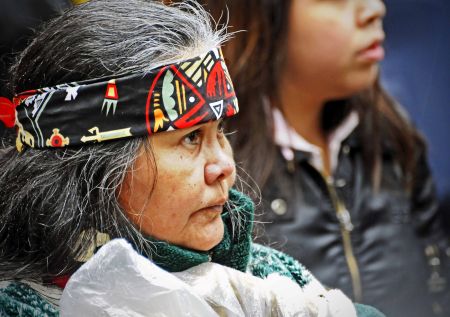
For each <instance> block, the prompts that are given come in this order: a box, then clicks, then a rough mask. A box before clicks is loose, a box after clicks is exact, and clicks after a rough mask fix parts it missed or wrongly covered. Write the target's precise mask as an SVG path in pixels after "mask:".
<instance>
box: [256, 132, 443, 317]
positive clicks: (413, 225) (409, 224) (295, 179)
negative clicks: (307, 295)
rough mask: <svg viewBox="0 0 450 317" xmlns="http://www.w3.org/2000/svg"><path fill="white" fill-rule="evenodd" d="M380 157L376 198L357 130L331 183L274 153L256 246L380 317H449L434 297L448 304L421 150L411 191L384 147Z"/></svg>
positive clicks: (299, 160)
mask: <svg viewBox="0 0 450 317" xmlns="http://www.w3.org/2000/svg"><path fill="white" fill-rule="evenodd" d="M278 152H280V151H278ZM383 152H384V153H383V166H382V168H383V172H382V180H381V186H380V187H381V189H380V190H379V192H378V193H374V191H373V190H372V186H371V180H370V179H369V177H368V176H367V175H366V174H365V173H364V166H363V158H362V152H361V144H360V142H359V138H358V131H357V130H356V131H354V132H353V133H352V135H350V137H349V138H347V139H346V140H345V141H344V143H343V145H342V147H341V150H340V153H339V163H338V167H337V168H336V170H335V173H334V175H333V179H334V180H333V181H331V182H327V181H326V180H325V179H324V178H323V177H322V175H321V174H320V173H319V172H318V171H317V170H316V169H315V168H314V167H312V166H311V165H310V164H309V163H308V154H306V153H303V152H296V153H295V158H294V160H293V161H292V162H286V161H285V160H284V158H283V157H282V155H281V154H280V155H279V157H278V158H277V161H276V163H275V164H276V166H277V167H278V168H279V169H282V172H281V173H278V174H277V175H276V176H275V175H271V177H270V178H269V181H268V182H267V185H266V186H265V188H263V189H262V198H263V204H262V207H263V208H264V212H263V213H262V214H261V216H260V217H259V219H258V220H260V221H263V222H266V224H265V225H264V231H265V232H264V236H261V235H260V234H261V232H260V233H259V241H260V242H263V243H269V245H271V246H272V247H275V248H278V249H281V250H283V251H285V252H287V253H288V254H290V255H293V256H294V257H296V258H298V259H299V260H301V262H302V263H303V264H304V265H305V266H306V267H307V268H308V269H310V270H311V271H312V273H313V274H314V275H315V276H316V277H317V278H318V279H319V280H320V281H321V282H322V283H324V284H325V285H328V286H329V287H336V288H340V289H342V290H343V291H344V292H345V293H346V294H347V295H348V296H350V297H351V298H353V299H354V300H355V301H357V302H362V303H367V304H370V305H373V306H375V307H377V308H379V309H380V310H381V311H383V312H385V314H386V316H388V317H397V316H402V317H403V316H408V317H413V316H414V317H416V316H417V317H429V316H450V314H449V315H447V314H448V311H447V312H446V313H445V312H442V314H439V313H438V311H439V308H444V307H443V306H445V305H447V306H448V305H449V304H448V303H447V304H446V303H445V299H444V300H443V299H442V298H444V297H446V298H447V299H449V297H448V287H447V288H446V287H445V285H444V284H443V283H445V277H444V275H445V273H446V272H448V270H449V269H448V266H447V267H446V268H444V267H443V266H444V265H446V264H445V263H444V262H445V261H444V260H445V259H444V257H448V255H445V252H446V251H447V252H448V250H449V249H448V247H446V245H447V241H448V240H447V238H446V237H445V235H444V230H443V228H441V227H440V226H441V222H440V220H439V217H438V216H439V215H438V214H437V212H436V211H437V203H436V201H437V200H436V197H435V189H434V185H433V181H432V178H431V176H430V172H429V169H428V166H427V162H426V159H425V155H424V151H421V153H422V154H421V156H420V159H419V160H418V162H419V163H418V165H417V178H416V182H415V184H416V185H415V187H414V189H413V190H412V192H411V193H408V192H407V191H406V190H405V186H404V185H403V177H404V176H403V175H402V172H401V169H400V168H399V166H398V164H396V162H395V161H394V158H393V155H392V149H391V148H390V147H389V146H388V145H386V146H384V151H383ZM446 248H447V249H446ZM425 250H426V251H425ZM446 260H447V262H448V258H447V259H446ZM430 289H431V292H430ZM430 294H431V295H430ZM439 299H440V300H441V301H440V302H439ZM432 305H434V310H435V311H436V312H437V313H438V314H436V313H433V309H432ZM437 305H438V306H437ZM439 305H440V307H439ZM447 309H448V307H447Z"/></svg>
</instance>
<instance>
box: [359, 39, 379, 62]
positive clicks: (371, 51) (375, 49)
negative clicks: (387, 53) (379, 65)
mask: <svg viewBox="0 0 450 317" xmlns="http://www.w3.org/2000/svg"><path fill="white" fill-rule="evenodd" d="M383 58H384V48H383V46H381V42H375V43H373V44H372V45H370V46H369V47H367V48H365V49H363V50H362V51H359V53H358V59H360V60H362V61H365V62H379V61H381V60H382V59H383Z"/></svg>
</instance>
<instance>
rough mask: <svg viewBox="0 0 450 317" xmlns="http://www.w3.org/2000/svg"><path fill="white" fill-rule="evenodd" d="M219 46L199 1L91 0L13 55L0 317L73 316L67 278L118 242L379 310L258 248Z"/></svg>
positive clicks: (2, 192) (169, 261) (2, 193)
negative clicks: (12, 136)
mask: <svg viewBox="0 0 450 317" xmlns="http://www.w3.org/2000/svg"><path fill="white" fill-rule="evenodd" d="M223 40H224V35H223V34H222V32H221V31H218V32H216V31H214V29H213V28H212V27H211V24H210V20H209V16H208V15H207V14H206V13H205V12H204V11H202V9H201V8H200V7H198V6H192V5H188V4H181V5H178V6H165V5H162V4H160V3H158V2H152V1H143V0H130V1H127V2H125V3H124V2H122V1H119V0H108V1H106V0H97V1H91V2H89V3H86V4H84V5H80V6H78V7H76V8H74V9H72V10H70V11H68V12H66V13H65V14H64V15H62V16H61V17H59V18H57V19H56V20H54V21H52V22H51V23H49V24H48V25H47V27H46V28H45V29H44V30H43V31H42V32H41V33H40V34H39V35H38V36H37V37H36V38H35V39H34V41H33V42H32V43H31V44H30V45H29V46H28V48H27V49H26V50H25V51H24V52H23V53H22V54H21V55H20V56H19V58H18V60H17V62H16V64H15V65H14V66H13V68H12V72H11V73H12V79H11V83H12V91H13V92H14V95H15V97H14V99H13V102H12V103H11V104H10V108H12V109H15V110H14V111H4V112H5V113H3V114H2V117H1V118H2V120H9V121H13V122H14V123H15V126H16V129H17V139H16V140H15V146H13V145H12V144H11V145H10V146H6V147H5V148H4V149H2V150H1V155H0V165H1V166H2V170H1V172H0V197H1V201H0V224H1V226H0V262H1V263H2V266H1V269H0V315H2V316H5V315H6V316H57V315H59V313H60V312H61V314H69V312H65V311H64V310H63V307H61V308H60V299H61V296H62V294H64V293H63V290H64V288H65V287H66V284H67V285H70V283H71V280H73V278H74V276H77V274H78V273H79V272H80V271H81V268H83V267H85V265H86V264H88V263H91V261H92V260H93V259H94V258H96V257H98V256H99V254H101V251H102V250H110V249H111V248H109V249H105V247H106V246H104V247H103V248H102V249H100V250H99V248H100V247H101V246H102V245H104V244H107V245H108V244H109V245H111V243H112V242H113V241H111V242H109V243H108V241H110V240H114V239H117V238H122V239H124V240H125V241H127V242H128V243H129V244H130V245H131V246H132V250H133V252H136V253H137V254H138V255H139V256H143V257H144V258H145V260H144V261H147V262H148V260H151V261H152V262H153V263H155V264H156V265H157V266H158V267H159V268H161V269H163V270H164V271H165V272H183V271H186V270H189V269H192V268H195V267H197V266H199V265H202V264H205V263H206V264H208V263H211V265H217V266H218V267H220V268H222V269H224V270H226V272H231V271H232V272H234V273H229V274H231V275H233V276H237V280H238V281H243V282H240V283H238V284H239V285H241V286H242V287H243V288H244V290H245V291H244V292H242V293H241V294H240V296H246V295H245V293H246V292H250V293H252V292H253V293H255V292H257V290H256V289H252V286H254V285H256V284H251V283H250V284H246V283H245V281H247V278H248V277H251V278H252V279H253V278H255V279H256V278H258V279H257V280H258V282H256V283H257V284H258V283H260V282H259V281H260V279H259V278H265V277H267V276H269V275H270V274H271V273H278V274H279V275H281V277H284V278H285V279H283V278H281V281H283V282H282V283H281V286H283V285H289V283H294V285H295V289H296V290H297V291H298V292H299V294H305V305H303V306H302V307H300V308H299V309H302V311H304V312H305V313H304V314H303V315H305V316H306V314H307V312H308V311H309V312H310V313H308V314H309V315H308V316H312V315H314V316H315V315H320V316H331V315H332V316H352V315H356V312H357V313H358V316H381V314H379V313H378V312H377V311H376V310H375V309H373V308H370V307H366V306H361V305H356V306H353V305H350V306H351V307H348V306H345V305H343V304H342V302H341V301H344V302H347V301H348V299H347V298H345V297H344V296H343V295H339V294H338V295H336V293H334V295H332V296H328V295H329V292H328V291H327V290H325V289H324V288H323V287H322V286H321V285H320V284H319V283H318V282H317V281H316V280H315V279H314V277H313V276H312V275H311V274H310V273H309V272H308V271H307V270H306V269H304V268H303V267H302V266H301V265H300V264H299V263H298V262H297V261H295V260H294V259H292V258H291V257H289V256H288V255H286V254H283V253H280V252H277V251H275V250H272V249H270V248H266V247H263V246H260V245H257V244H254V243H252V241H251V231H252V222H253V204H252V202H251V201H250V199H249V198H248V197H247V196H245V195H244V194H242V193H240V192H238V191H237V190H235V189H232V186H233V185H234V183H235V177H236V171H235V164H234V160H233V154H232V150H231V147H230V144H229V143H228V140H227V137H226V135H225V134H224V132H223V129H222V121H223V119H224V118H228V117H232V116H234V115H235V114H236V113H237V112H238V111H239V107H238V104H237V99H236V96H235V93H234V90H233V85H232V83H231V80H230V77H229V74H228V72H227V68H226V66H225V63H224V58H223V56H222V53H221V51H220V49H219V48H218V45H220V43H221V42H222V41H223ZM42 87H45V88H42ZM5 109H7V107H6V108H5ZM115 241H117V240H115ZM97 251H98V252H97ZM103 253H104V252H103ZM84 262H87V263H86V264H85V265H83V263H84ZM213 268H215V270H216V269H217V267H216V266H213ZM101 271H102V268H101V267H99V271H97V272H101ZM213 271H214V270H213ZM245 272H247V273H245ZM216 276H217V274H216ZM244 276H246V277H244ZM117 278H119V277H117ZM252 281H254V280H252ZM277 281H279V280H277ZM185 282H186V283H188V282H189V281H187V280H186V281H185ZM105 283H106V281H105ZM252 283H253V282H252ZM227 285H228V284H227ZM227 285H223V286H222V285H219V286H220V287H223V289H225V290H226V291H228V292H234V291H235V289H233V288H232V287H231V286H227ZM258 285H259V284H258ZM291 286H292V285H291ZM268 290H269V288H268ZM104 293H105V294H106V296H107V295H108V291H105V292H104ZM255 294H256V293H255ZM139 295H141V294H136V296H139ZM209 295H211V294H206V295H205V296H204V299H205V300H206V302H207V303H208V304H210V305H211V306H214V305H216V306H214V307H216V308H217V303H216V304H214V305H212V304H211V302H209V301H208V298H209V297H208V296H209ZM91 296H94V295H93V294H91ZM270 296H271V295H270ZM270 296H269V297H270ZM277 298H278V299H281V297H279V296H278V297H277ZM324 299H329V301H326V300H324ZM333 301H335V302H336V303H335V304H334V306H333V305H331V304H330V303H332V302H333ZM61 302H62V301H61ZM267 303H272V301H270V299H269V300H268V301H267ZM302 303H303V302H302ZM111 305H113V303H111ZM270 305H272V304H270ZM69 306H70V305H69V304H68V306H67V307H69ZM324 307H325V308H324ZM342 307H344V308H342ZM355 307H356V308H355ZM78 308H79V309H80V310H79V313H80V314H81V311H82V309H83V307H82V306H79V307H78ZM269 308H270V307H269ZM277 309H278V310H277V311H283V308H282V307H281V308H277ZM324 309H325V310H324ZM187 310H188V311H189V308H188V309H187ZM217 310H218V311H222V310H220V309H218V308H217ZM269 310H270V311H274V310H273V309H272V308H270V309H269ZM242 311H243V312H245V313H246V314H247V315H250V314H249V313H248V312H249V311H250V310H249V308H248V307H247V308H246V307H242ZM216 312H217V311H216ZM321 312H322V313H321ZM324 312H325V313H326V314H324ZM116 313H117V312H116ZM105 314H107V313H106V312H105ZM151 314H152V312H151V311H150V312H149V313H148V315H149V316H150V315H151ZM168 315H169V314H168ZM280 315H282V314H280ZM303 315H302V316H303Z"/></svg>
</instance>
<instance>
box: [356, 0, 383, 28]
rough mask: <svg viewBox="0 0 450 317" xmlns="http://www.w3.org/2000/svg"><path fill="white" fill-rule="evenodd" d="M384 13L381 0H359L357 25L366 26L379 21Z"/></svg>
mask: <svg viewBox="0 0 450 317" xmlns="http://www.w3.org/2000/svg"><path fill="white" fill-rule="evenodd" d="M385 15H386V6H385V5H384V3H383V1H382V0H360V1H359V7H358V14H357V22H358V25H359V26H366V25H368V24H372V23H373V22H375V21H381V19H382V18H383V17H384V16H385Z"/></svg>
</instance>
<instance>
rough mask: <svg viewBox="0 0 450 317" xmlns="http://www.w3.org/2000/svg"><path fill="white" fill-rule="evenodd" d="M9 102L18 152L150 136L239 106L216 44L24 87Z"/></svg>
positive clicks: (225, 113)
mask: <svg viewBox="0 0 450 317" xmlns="http://www.w3.org/2000/svg"><path fill="white" fill-rule="evenodd" d="M13 103H14V104H15V105H16V106H17V107H16V126H17V131H18V135H17V140H16V146H17V148H18V150H19V151H21V150H22V148H23V146H24V145H28V146H30V147H33V148H45V147H67V146H79V145H84V144H92V143H98V142H104V141H110V140H117V139H122V138H130V137H134V136H144V135H152V134H154V133H159V132H163V131H170V130H175V129H184V128H188V127H191V126H194V125H198V124H201V123H206V122H209V121H214V120H219V119H221V118H225V117H230V116H233V115H235V114H236V113H237V112H238V111H239V106H238V102H237V98H236V94H235V92H234V88H233V84H232V82H231V78H230V75H229V73H228V70H227V67H226V65H225V62H224V58H223V55H222V52H221V50H220V48H215V49H213V50H211V51H209V52H208V53H206V54H203V55H201V56H198V57H195V58H192V59H189V60H186V61H183V62H181V63H176V64H171V65H165V66H161V67H158V68H155V69H153V70H151V71H150V72H148V73H133V74H128V75H122V76H116V77H107V78H100V79H93V80H87V81H80V82H72V83H68V84H62V85H57V86H55V87H48V88H41V89H36V90H31V91H26V92H23V93H20V94H18V95H16V96H15V97H14V99H13Z"/></svg>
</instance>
